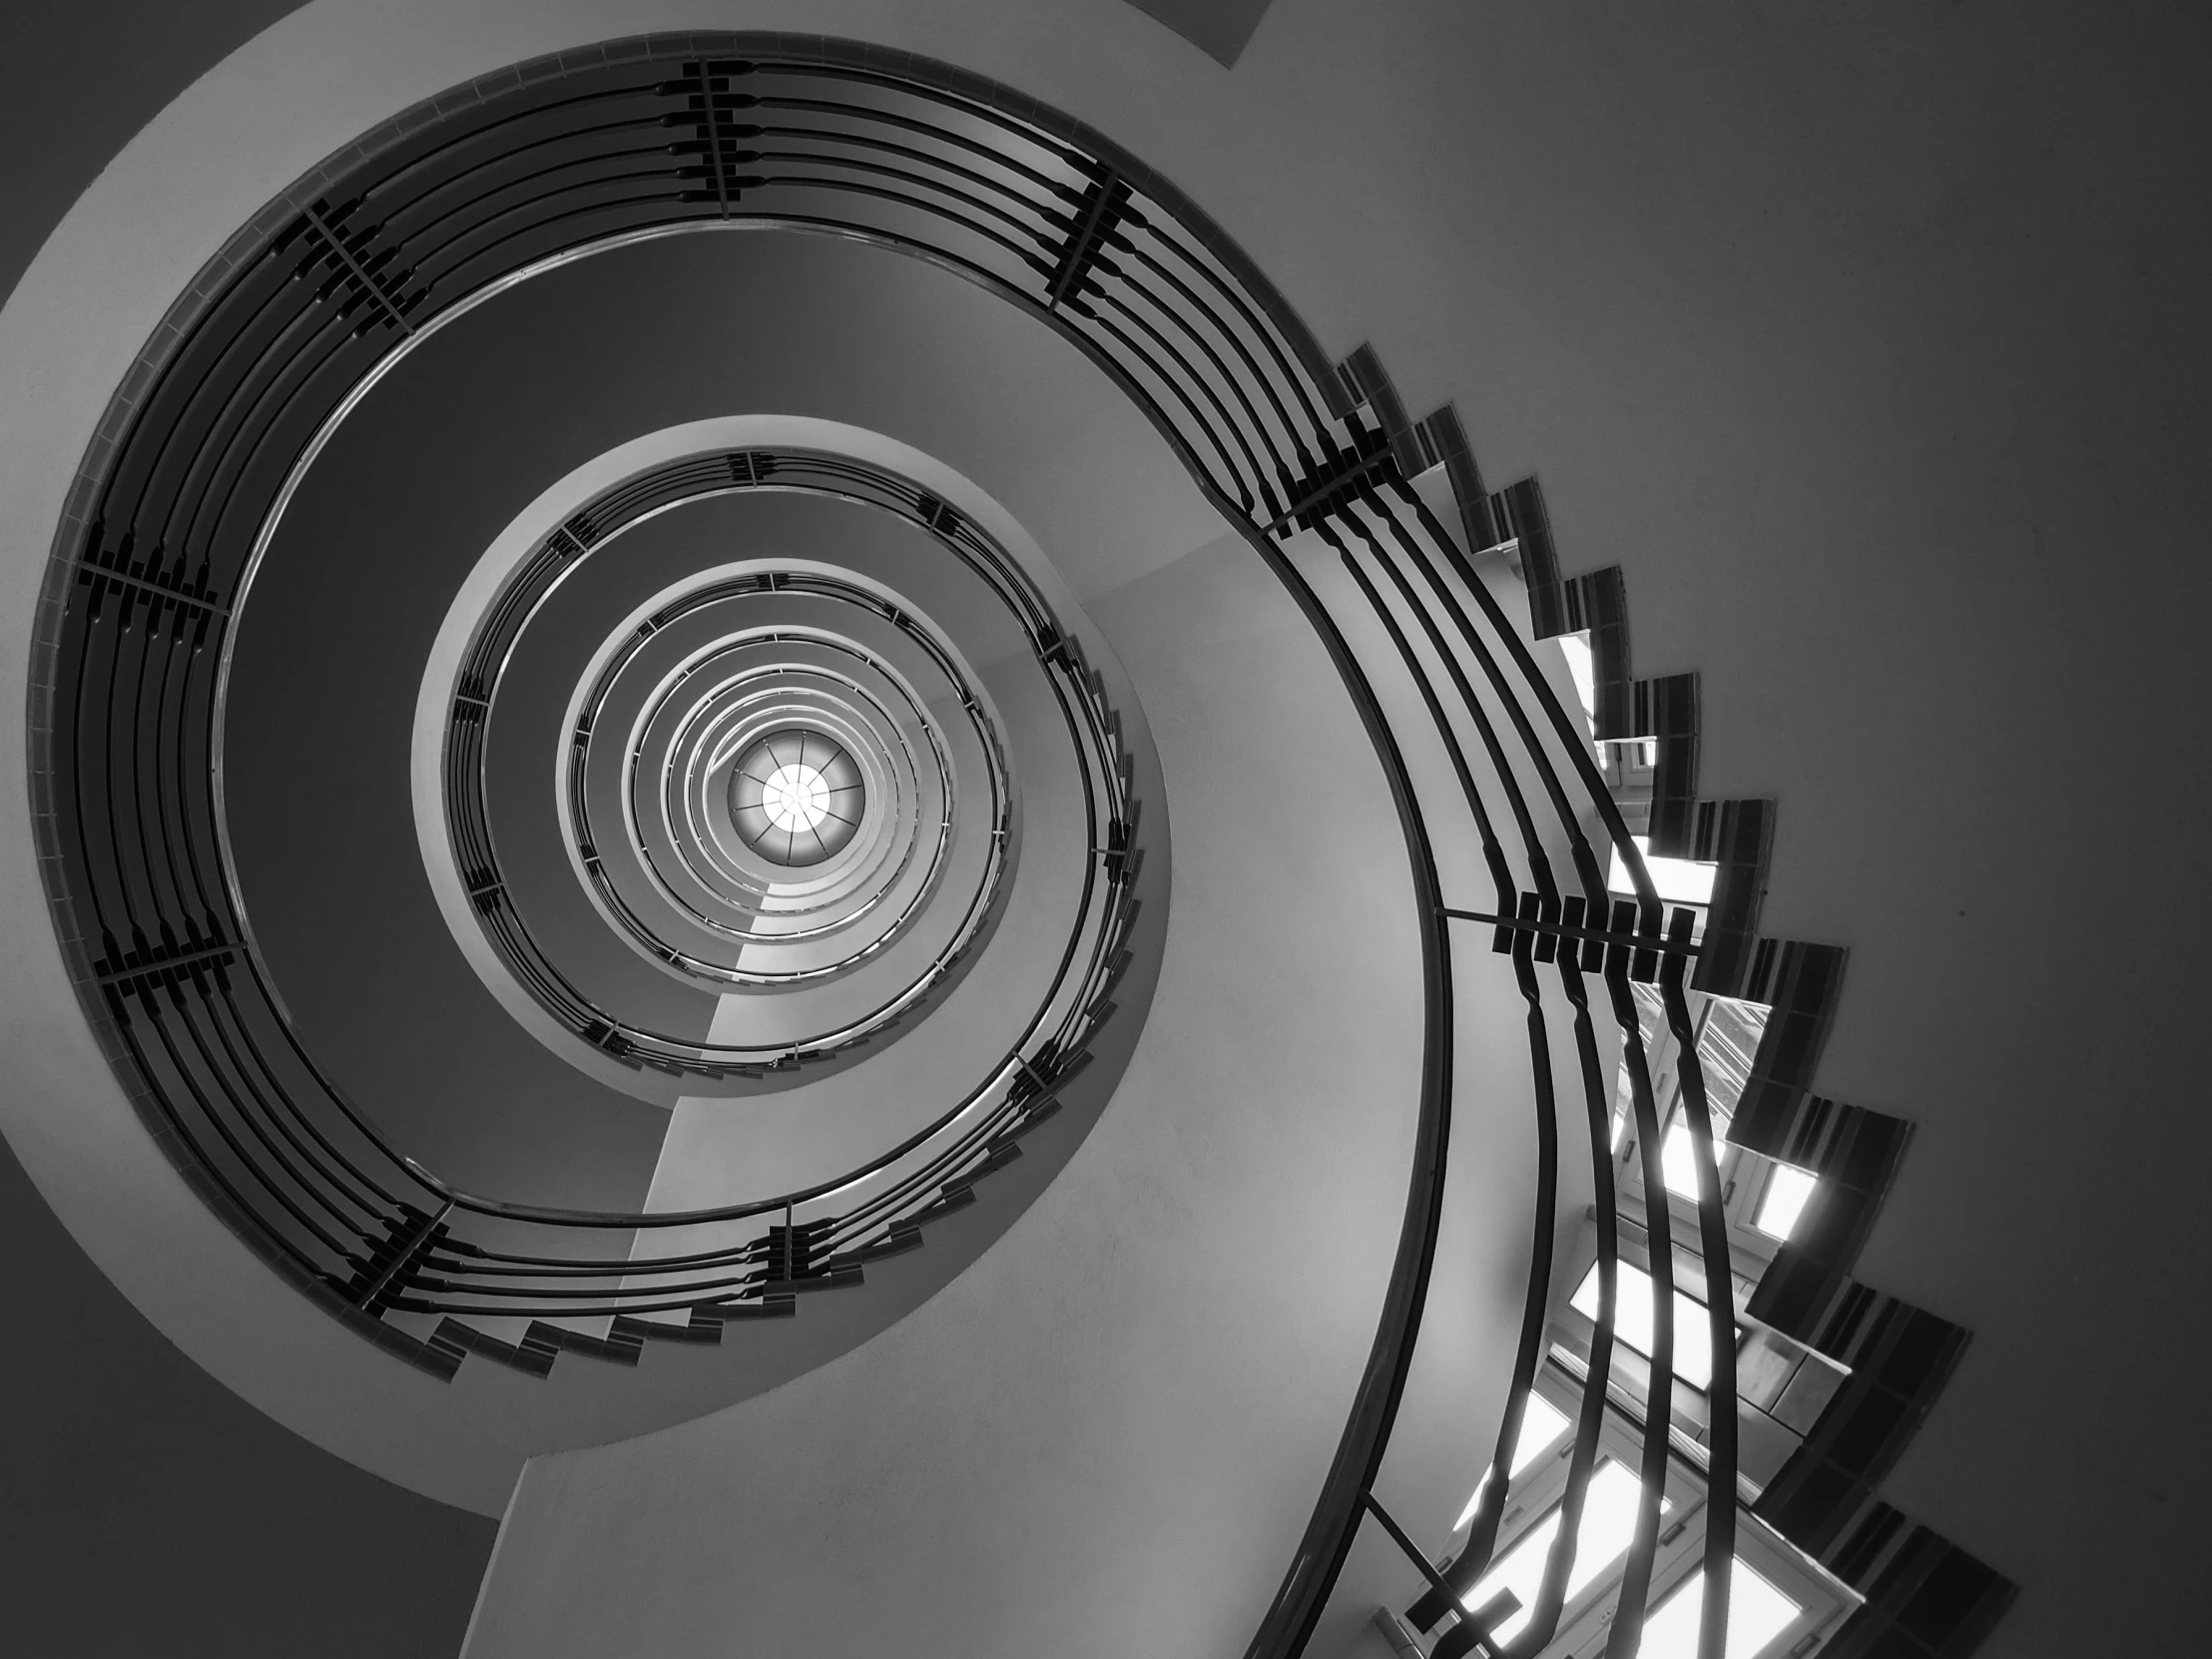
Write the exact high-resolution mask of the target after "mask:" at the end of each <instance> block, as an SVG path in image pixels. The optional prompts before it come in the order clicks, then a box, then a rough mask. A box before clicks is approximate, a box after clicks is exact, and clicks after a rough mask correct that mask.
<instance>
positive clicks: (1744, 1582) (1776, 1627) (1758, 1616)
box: [1636, 1555, 1803, 1659]
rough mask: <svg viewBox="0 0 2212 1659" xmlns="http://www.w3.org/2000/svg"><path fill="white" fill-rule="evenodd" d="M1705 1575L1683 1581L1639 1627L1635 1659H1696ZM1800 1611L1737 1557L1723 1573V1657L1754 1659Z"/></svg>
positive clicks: (1701, 1624) (1699, 1571)
mask: <svg viewBox="0 0 2212 1659" xmlns="http://www.w3.org/2000/svg"><path fill="white" fill-rule="evenodd" d="M1704 1591H1705V1572H1704V1569H1703V1568H1700V1569H1699V1570H1698V1571H1696V1572H1694V1573H1692V1574H1690V1576H1689V1577H1688V1578H1686V1579H1684V1580H1683V1581H1682V1586H1681V1588H1680V1589H1678V1590H1676V1591H1675V1592H1674V1593H1673V1594H1672V1595H1670V1596H1668V1597H1667V1599H1666V1600H1665V1601H1664V1602H1662V1603H1661V1604H1660V1607H1659V1610H1658V1611H1657V1612H1655V1613H1653V1614H1652V1615H1651V1618H1650V1620H1649V1621H1648V1622H1647V1623H1646V1624H1645V1625H1644V1645H1643V1646H1642V1647H1640V1648H1638V1649H1637V1650H1636V1651H1637V1659H1697V1639H1698V1634H1699V1632H1700V1631H1702V1630H1703V1629H1704V1628H1705V1594H1704ZM1802 1611H1803V1609H1802V1608H1800V1607H1799V1606H1798V1604H1797V1603H1796V1602H1794V1601H1792V1600H1791V1599H1790V1598H1789V1597H1788V1596H1786V1595H1784V1594H1783V1593H1782V1592H1781V1591H1780V1590H1778V1589H1776V1588H1775V1587H1774V1586H1773V1585H1772V1584H1769V1583H1768V1582H1767V1581H1766V1580H1765V1579H1764V1578H1761V1577H1760V1576H1759V1575H1758V1574H1757V1573H1755V1572H1753V1571H1752V1570H1751V1568H1749V1567H1748V1566H1746V1565H1745V1564H1744V1558H1743V1557H1742V1556H1740V1555H1739V1556H1737V1557H1736V1558H1735V1560H1734V1562H1733V1563H1731V1565H1730V1567H1729V1572H1728V1642H1727V1644H1726V1646H1725V1647H1724V1649H1723V1650H1722V1651H1723V1659H1756V1656H1757V1655H1758V1654H1759V1653H1760V1652H1761V1651H1762V1650H1764V1649H1765V1647H1766V1645H1767V1644H1768V1643H1769V1642H1771V1641H1773V1640H1774V1639H1775V1638H1776V1637H1777V1636H1779V1635H1781V1634H1782V1632H1783V1631H1785V1630H1787V1629H1789V1627H1790V1624H1791V1622H1792V1621H1793V1620H1794V1619H1796V1617H1797V1616H1798V1614H1799V1613H1800V1612H1802Z"/></svg>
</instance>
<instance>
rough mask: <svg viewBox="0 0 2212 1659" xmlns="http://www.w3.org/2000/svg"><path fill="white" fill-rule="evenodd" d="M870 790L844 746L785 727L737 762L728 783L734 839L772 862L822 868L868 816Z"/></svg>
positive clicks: (823, 736)
mask: <svg viewBox="0 0 2212 1659" xmlns="http://www.w3.org/2000/svg"><path fill="white" fill-rule="evenodd" d="M866 811H867V790H866V788H865V786H864V785H862V783H861V781H860V769H859V768H858V767H857V766H856V765H854V764H853V761H852V757H851V756H849V755H847V754H846V753H845V751H844V746H843V745H842V744H840V743H838V742H837V741H836V740H835V739H834V738H832V737H830V736H829V735H828V734H827V733H824V732H816V731H809V730H807V729H806V728H804V727H797V726H789V727H786V728H784V729H783V730H782V731H780V732H771V733H770V734H769V735H768V736H767V737H765V738H762V739H761V740H760V741H759V742H757V743H755V744H754V745H753V746H752V747H751V748H750V749H748V750H747V751H746V752H745V754H744V755H742V756H741V757H739V760H738V765H737V769H736V771H734V772H733V773H732V774H731V777H730V816H731V819H732V822H733V823H734V824H735V826H736V829H737V831H738V837H739V839H741V840H743V841H744V842H745V844H746V845H747V846H749V847H751V848H752V849H753V850H754V851H755V852H757V853H759V854H760V855H761V856H762V857H764V858H766V859H768V860H769V861H770V862H771V863H777V864H787V865H793V866H798V865H804V864H819V863H821V862H822V861H823V860H824V859H825V858H829V857H832V856H834V855H835V854H836V853H838V852H839V851H841V850H842V849H843V848H844V846H845V845H846V843H848V842H849V841H850V840H851V839H852V837H853V835H854V834H856V833H857V832H858V831H859V828H860V822H861V820H862V819H863V818H864V817H865V816H866Z"/></svg>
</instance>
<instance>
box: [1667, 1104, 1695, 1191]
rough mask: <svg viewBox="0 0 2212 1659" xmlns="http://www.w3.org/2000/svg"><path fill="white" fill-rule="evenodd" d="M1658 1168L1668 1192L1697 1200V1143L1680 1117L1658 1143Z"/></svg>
mask: <svg viewBox="0 0 2212 1659" xmlns="http://www.w3.org/2000/svg"><path fill="white" fill-rule="evenodd" d="M1659 1168H1660V1171H1661V1173H1662V1174H1663V1175H1664V1176H1665V1178H1666V1183H1667V1191H1668V1192H1670V1193H1673V1194H1674V1195H1675V1196H1676V1197H1678V1198H1686V1199H1688V1200H1689V1201H1690V1202H1691V1203H1692V1204H1695V1203H1696V1202H1697V1143H1696V1142H1695V1141H1693V1140H1692V1139H1690V1126H1689V1125H1688V1124H1686V1123H1684V1122H1682V1121H1681V1120H1680V1119H1677V1120H1676V1121H1675V1125H1674V1127H1673V1128H1672V1129H1670V1130H1668V1131H1667V1138H1666V1139H1665V1140H1664V1141H1662V1142H1660V1143H1659Z"/></svg>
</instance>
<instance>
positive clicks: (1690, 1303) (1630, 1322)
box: [1567, 1262, 1713, 1388]
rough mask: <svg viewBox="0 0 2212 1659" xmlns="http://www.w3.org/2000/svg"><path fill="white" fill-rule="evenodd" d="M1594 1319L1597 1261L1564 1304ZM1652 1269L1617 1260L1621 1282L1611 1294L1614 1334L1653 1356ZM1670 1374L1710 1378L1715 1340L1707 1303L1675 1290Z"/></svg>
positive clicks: (1695, 1381)
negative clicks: (1650, 1271)
mask: <svg viewBox="0 0 2212 1659" xmlns="http://www.w3.org/2000/svg"><path fill="white" fill-rule="evenodd" d="M1567 1305H1568V1306H1569V1307H1570V1308H1572V1309H1573V1310H1574V1311H1575V1312H1576V1313H1578V1314H1580V1315H1581V1316H1582V1317H1583V1318H1584V1319H1586V1320H1589V1321H1590V1322H1592V1323H1593V1324H1594V1323H1596V1320H1597V1264H1596V1263H1595V1262H1593V1263H1591V1264H1590V1271H1589V1272H1588V1273H1585V1274H1584V1275H1583V1276H1582V1283H1581V1285H1580V1286H1579V1287H1577V1288H1576V1290H1575V1293H1574V1296H1573V1298H1572V1299H1571V1300H1570V1301H1569V1303H1568V1304H1567ZM1651 1305H1652V1295H1651V1275H1650V1274H1648V1273H1646V1272H1644V1270H1643V1269H1642V1268H1639V1267H1636V1266H1634V1265H1633V1264H1632V1263H1628V1262H1623V1263H1621V1264H1620V1284H1619V1287H1618V1290H1617V1292H1616V1295H1615V1297H1614V1305H1613V1335H1614V1336H1616V1337H1618V1338H1619V1339H1620V1340H1621V1341H1622V1342H1624V1343H1626V1344H1627V1345H1628V1346H1629V1347H1630V1348H1632V1349H1634V1350H1635V1351H1636V1352H1637V1353H1638V1354H1641V1355H1642V1356H1643V1357H1644V1358H1645V1359H1647V1360H1648V1359H1650V1358H1651ZM1674 1375H1675V1376H1677V1377H1679V1378H1681V1379H1682V1381H1683V1382H1685V1383H1689V1384H1690V1386H1691V1387H1693V1388H1703V1387H1704V1386H1705V1385H1706V1384H1707V1383H1710V1382H1712V1381H1713V1342H1712V1334H1711V1332H1710V1330H1709V1329H1708V1326H1707V1322H1706V1318H1705V1304H1704V1303H1702V1302H1699V1301H1697V1300H1696V1299H1695V1298H1693V1297H1688V1296H1684V1295H1683V1294H1682V1293H1681V1292H1680V1291H1676V1292H1675V1293H1674Z"/></svg>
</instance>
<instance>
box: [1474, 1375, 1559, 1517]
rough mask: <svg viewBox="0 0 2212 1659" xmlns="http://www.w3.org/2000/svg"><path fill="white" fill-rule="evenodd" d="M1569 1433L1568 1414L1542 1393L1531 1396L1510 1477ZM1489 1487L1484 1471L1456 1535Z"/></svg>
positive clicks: (1523, 1418)
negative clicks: (1560, 1437) (1561, 1436)
mask: <svg viewBox="0 0 2212 1659" xmlns="http://www.w3.org/2000/svg"><path fill="white" fill-rule="evenodd" d="M1566 1431H1567V1414H1566V1412H1564V1411H1562V1410H1560V1409H1559V1408H1558V1407H1557V1406H1556V1405H1554V1404H1552V1403H1551V1401H1550V1400H1548V1399H1546V1398H1544V1396H1543V1395H1542V1394H1538V1393H1532V1394H1530V1395H1529V1396H1528V1405H1527V1408H1526V1409H1525V1410H1523V1411H1522V1412H1521V1421H1520V1438H1518V1439H1516V1440H1515V1441H1514V1442H1513V1462H1512V1466H1511V1467H1510V1468H1508V1469H1507V1470H1506V1471H1505V1473H1506V1478H1508V1479H1510V1478H1512V1476H1514V1475H1516V1474H1519V1473H1520V1472H1521V1471H1522V1470H1523V1469H1525V1468H1527V1467H1528V1465H1529V1464H1531V1463H1533V1462H1534V1461H1535V1460H1536V1459H1537V1458H1539V1457H1541V1456H1542V1455H1543V1454H1544V1453H1545V1452H1546V1451H1547V1450H1549V1449H1550V1447H1551V1445H1552V1443H1553V1442H1554V1441H1556V1440H1557V1439H1558V1438H1559V1436H1560V1435H1562V1434H1564V1433H1565V1432H1566ZM1489 1484H1490V1471H1489V1470H1488V1469H1484V1470H1483V1471H1482V1478H1481V1479H1480V1480H1478V1481H1476V1482H1475V1486H1474V1496H1472V1497H1470V1498H1468V1499H1467V1506H1466V1508H1465V1510H1464V1511H1462V1512H1461V1514H1460V1516H1459V1518H1458V1519H1457V1520H1455V1521H1453V1522H1452V1523H1451V1525H1452V1530H1453V1531H1455V1532H1456V1531H1457V1530H1458V1529H1459V1528H1460V1527H1462V1526H1464V1525H1466V1524H1467V1522H1469V1521H1470V1520H1472V1519H1474V1511H1475V1510H1476V1509H1477V1508H1478V1507H1479V1506H1480V1505H1481V1502H1482V1493H1483V1491H1484V1489H1485V1488H1487V1487H1488V1485H1489Z"/></svg>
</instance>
